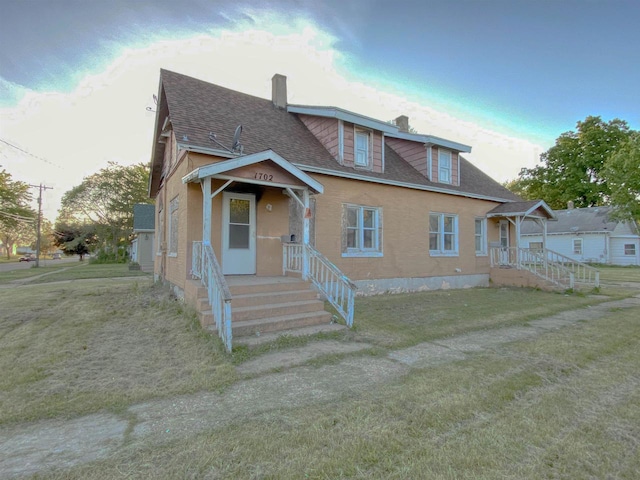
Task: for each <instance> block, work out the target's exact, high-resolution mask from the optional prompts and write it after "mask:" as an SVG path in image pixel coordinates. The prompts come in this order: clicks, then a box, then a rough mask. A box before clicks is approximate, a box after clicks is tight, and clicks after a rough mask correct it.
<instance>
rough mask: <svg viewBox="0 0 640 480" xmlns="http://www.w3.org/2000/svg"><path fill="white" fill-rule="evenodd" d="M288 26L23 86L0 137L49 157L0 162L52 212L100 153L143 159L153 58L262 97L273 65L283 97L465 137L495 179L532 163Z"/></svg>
mask: <svg viewBox="0 0 640 480" xmlns="http://www.w3.org/2000/svg"><path fill="white" fill-rule="evenodd" d="M243 28H244V27H243ZM289 30H290V31H284V32H281V33H270V31H271V32H272V31H274V30H273V29H270V31H267V30H266V29H264V30H261V29H258V28H254V29H253V30H247V29H246V28H245V29H244V31H231V30H225V31H220V32H218V33H216V34H211V35H198V36H194V37H192V38H188V39H181V40H165V41H158V42H156V43H154V44H152V45H151V46H149V47H148V48H143V49H136V50H126V51H125V52H124V54H122V55H121V56H120V57H119V58H118V59H117V60H115V61H114V62H113V63H112V64H111V65H109V66H108V67H107V68H106V69H105V70H104V71H103V72H100V73H98V74H94V75H89V76H87V77H85V78H84V80H83V81H82V82H81V83H80V84H79V85H78V86H77V88H76V89H75V90H74V91H73V92H71V93H57V92H50V93H35V92H28V93H27V94H26V95H25V96H24V97H23V98H22V100H21V101H20V102H19V104H18V105H17V106H14V107H10V108H2V109H1V110H0V118H1V119H2V120H1V123H0V138H3V139H5V140H8V141H10V142H12V143H15V144H16V145H18V146H19V147H21V148H24V149H26V150H28V151H30V152H31V153H33V154H34V155H37V156H38V157H42V158H43V159H46V160H47V161H48V162H51V163H47V162H44V161H41V160H38V159H35V158H33V157H30V156H27V155H24V154H21V153H20V152H18V151H16V150H14V149H11V148H10V147H7V146H6V145H4V144H0V164H2V165H4V168H6V169H7V170H8V171H9V172H10V173H11V174H12V175H13V176H14V178H15V179H18V180H24V181H27V182H29V183H34V184H36V183H40V182H43V183H44V184H46V185H48V186H52V187H54V190H49V191H47V193H46V196H45V202H44V208H45V215H46V216H47V217H48V218H50V219H54V218H55V215H56V213H57V209H58V207H59V203H60V199H61V197H62V195H63V194H64V193H65V192H66V191H67V190H69V189H70V188H72V187H73V186H75V185H78V184H79V183H80V182H81V181H82V178H83V177H84V176H86V175H89V174H91V173H94V172H96V171H97V170H99V169H100V168H102V167H104V166H106V164H107V162H108V161H110V160H113V161H116V162H118V163H121V164H125V165H129V164H134V163H138V162H147V161H149V159H150V155H151V140H152V128H153V121H154V115H153V114H152V113H149V112H148V111H146V107H147V106H153V103H152V99H151V98H152V94H154V93H156V91H157V87H158V75H159V70H160V68H166V69H169V70H174V71H177V72H180V73H183V74H186V75H191V76H194V77H197V78H201V79H203V80H206V81H210V82H214V83H217V84H219V85H223V86H226V87H228V88H233V89H235V90H239V91H242V92H246V93H250V94H253V95H257V96H261V97H266V98H268V97H269V96H270V94H271V83H270V79H271V77H272V76H273V74H274V73H282V74H284V75H287V76H288V90H289V102H290V103H301V104H316V105H333V106H338V107H341V108H345V109H347V110H352V111H355V112H358V113H362V114H365V115H369V116H372V117H374V118H378V119H381V120H389V119H392V118H395V117H396V116H398V115H401V114H405V115H408V116H409V117H410V122H411V124H412V126H414V127H415V128H417V129H418V130H419V131H420V132H421V133H429V134H432V135H436V136H440V137H444V138H447V139H450V140H453V141H456V142H460V143H464V144H468V145H471V146H472V147H473V152H472V154H471V155H468V157H469V159H470V160H472V161H473V162H474V163H475V164H476V165H478V166H479V167H480V168H481V169H483V170H484V171H485V172H487V173H488V174H490V175H491V176H493V177H494V178H496V179H497V180H500V181H502V180H506V179H508V178H513V177H515V176H516V175H517V173H518V171H519V170H520V168H522V167H524V166H532V165H533V164H534V163H535V160H536V159H537V156H538V155H539V154H540V153H541V152H542V151H543V150H544V149H545V148H544V147H542V146H539V145H535V144H533V143H531V142H529V141H527V140H523V139H519V138H514V137H509V136H506V135H502V134H500V133H497V132H494V131H491V130H489V129H487V128H483V127H482V126H480V125H477V124H474V123H472V122H469V121H464V120H461V119H459V118H456V117H454V116H452V115H449V114H447V112H442V111H437V110H435V109H433V108H429V107H428V106H425V105H420V104H417V103H415V102H411V101H408V100H407V99H405V98H402V97H401V96H398V95H396V94H391V93H387V92H384V91H380V90H376V89H375V88H373V87H371V86H369V85H365V84H362V83H358V82H356V81H350V80H347V79H346V78H345V77H344V76H343V75H341V74H340V73H339V69H338V68H337V63H338V62H337V60H338V59H340V58H341V57H340V52H338V51H336V50H335V49H334V48H333V44H334V39H333V38H332V37H331V36H330V35H328V34H326V33H324V32H322V31H320V30H319V29H317V28H316V27H314V26H313V25H312V24H296V25H295V28H289ZM294 30H295V31H294ZM52 164H55V165H52Z"/></svg>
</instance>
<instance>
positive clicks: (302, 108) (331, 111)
mask: <svg viewBox="0 0 640 480" xmlns="http://www.w3.org/2000/svg"><path fill="white" fill-rule="evenodd" d="M287 112H289V113H299V114H303V115H314V116H316V117H326V118H337V119H338V120H343V121H345V122H349V123H354V124H356V125H361V126H363V127H367V128H371V129H372V130H379V131H381V132H384V133H386V134H392V133H397V132H398V127H396V126H395V125H391V124H389V123H387V122H383V121H381V120H376V119H375V118H371V117H367V116H365V115H360V114H358V113H354V112H349V111H347V110H343V109H341V108H337V107H316V106H309V105H287Z"/></svg>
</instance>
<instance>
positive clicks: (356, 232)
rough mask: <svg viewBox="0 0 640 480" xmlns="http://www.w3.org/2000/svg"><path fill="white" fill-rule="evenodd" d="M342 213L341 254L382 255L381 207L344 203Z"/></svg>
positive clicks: (354, 255)
mask: <svg viewBox="0 0 640 480" xmlns="http://www.w3.org/2000/svg"><path fill="white" fill-rule="evenodd" d="M343 215H344V219H343V225H344V228H343V242H342V244H343V248H342V256H344V257H350V256H353V257H379V256H382V235H381V233H382V215H381V209H380V208H376V207H366V206H362V205H347V204H345V205H343Z"/></svg>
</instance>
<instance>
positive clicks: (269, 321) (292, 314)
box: [196, 276, 331, 336]
mask: <svg viewBox="0 0 640 480" xmlns="http://www.w3.org/2000/svg"><path fill="white" fill-rule="evenodd" d="M227 283H228V285H229V290H230V292H231V295H232V297H233V300H232V302H231V313H232V329H233V335H234V336H243V335H254V334H256V333H261V332H273V331H280V330H289V329H292V328H299V327H304V326H309V325H321V324H329V323H330V322H331V314H330V313H328V312H326V311H325V310H324V302H322V301H321V300H318V294H317V292H316V291H315V290H314V289H313V288H312V287H311V284H310V283H308V282H304V281H302V280H300V279H296V278H289V277H268V278H265V277H239V276H238V277H230V278H228V282H227ZM196 308H197V310H198V312H199V318H200V324H201V325H202V326H203V327H205V328H208V329H210V330H215V322H214V318H213V314H212V313H211V307H210V305H209V302H208V299H207V298H206V290H205V289H204V288H202V289H200V290H198V298H197V300H196Z"/></svg>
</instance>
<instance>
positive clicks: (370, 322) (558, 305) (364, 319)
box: [354, 288, 602, 347]
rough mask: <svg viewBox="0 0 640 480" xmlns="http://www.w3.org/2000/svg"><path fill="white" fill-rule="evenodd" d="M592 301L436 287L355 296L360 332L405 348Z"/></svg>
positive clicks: (523, 292) (377, 341)
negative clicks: (434, 288) (431, 289)
mask: <svg viewBox="0 0 640 480" xmlns="http://www.w3.org/2000/svg"><path fill="white" fill-rule="evenodd" d="M599 301H602V300H596V299H594V298H591V297H589V296H585V295H565V294H559V293H549V292H544V291H541V290H532V289H524V288H476V289H469V290H439V291H434V292H422V293H412V294H399V295H383V296H375V297H358V298H357V299H356V308H355V318H354V324H355V325H356V327H357V332H358V335H359V336H361V337H362V338H364V339H366V340H367V341H369V342H373V343H375V344H376V345H380V346H385V347H404V346H408V345H414V344H417V343H420V342H424V341H429V340H434V339H437V338H443V337H447V336H451V335H457V334H462V333H466V332H470V331H474V330H483V329H488V328H499V327H507V326H514V325H523V324H526V323H527V322H528V321H530V320H533V319H535V318H540V317H543V316H547V315H553V314H554V313H558V312H561V311H564V310H569V309H573V308H577V307H581V306H585V305H594V304H596V303H598V302H599Z"/></svg>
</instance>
